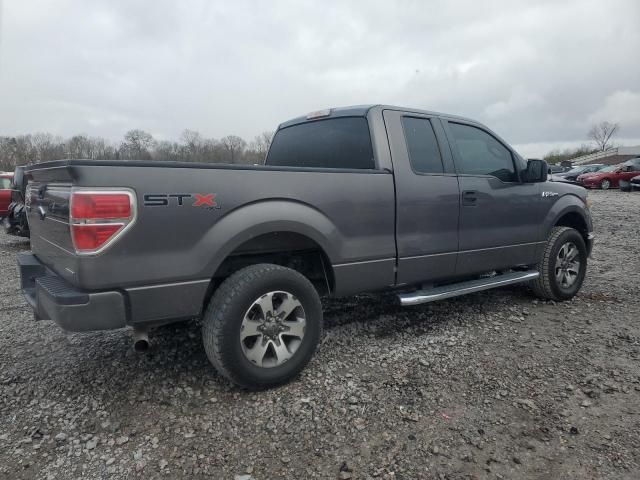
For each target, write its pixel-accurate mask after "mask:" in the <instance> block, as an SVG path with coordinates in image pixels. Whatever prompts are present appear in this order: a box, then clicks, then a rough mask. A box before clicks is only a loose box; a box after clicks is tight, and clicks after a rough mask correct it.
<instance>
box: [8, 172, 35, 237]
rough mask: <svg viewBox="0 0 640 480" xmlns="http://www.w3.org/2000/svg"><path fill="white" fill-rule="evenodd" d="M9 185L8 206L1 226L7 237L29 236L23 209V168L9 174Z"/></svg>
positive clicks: (24, 186) (25, 214) (24, 208)
mask: <svg viewBox="0 0 640 480" xmlns="http://www.w3.org/2000/svg"><path fill="white" fill-rule="evenodd" d="M11 178H12V179H11V181H10V185H9V201H10V202H11V203H9V206H8V207H7V212H6V214H5V215H4V219H3V220H2V226H3V227H4V230H5V232H6V233H8V234H9V235H17V236H19V237H28V236H29V223H28V222H27V211H26V207H25V201H24V200H25V189H26V186H27V184H26V180H25V176H24V167H16V170H15V172H14V173H12V174H11Z"/></svg>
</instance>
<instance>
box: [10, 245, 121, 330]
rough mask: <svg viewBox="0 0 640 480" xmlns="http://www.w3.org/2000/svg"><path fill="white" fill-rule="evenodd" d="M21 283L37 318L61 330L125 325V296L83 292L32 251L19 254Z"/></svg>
mask: <svg viewBox="0 0 640 480" xmlns="http://www.w3.org/2000/svg"><path fill="white" fill-rule="evenodd" d="M18 266H19V268H20V283H21V287H22V293H23V294H24V296H25V299H26V300H27V302H28V303H29V305H31V308H33V311H34V315H35V318H36V319H38V320H53V321H54V322H55V323H57V324H58V325H59V326H60V327H62V328H63V329H64V330H68V331H71V332H86V331H90V330H111V329H114V328H121V327H124V326H126V324H127V315H126V309H125V298H124V295H123V294H122V293H120V292H118V291H106V292H86V291H84V290H80V289H78V288H76V287H74V286H73V285H70V284H69V283H68V282H66V281H65V280H64V279H63V278H62V277H60V276H59V275H57V274H55V273H54V272H52V271H51V270H49V269H48V268H47V267H46V266H45V265H43V264H42V263H41V262H40V260H38V258H37V257H36V256H35V255H33V254H32V253H21V254H19V255H18Z"/></svg>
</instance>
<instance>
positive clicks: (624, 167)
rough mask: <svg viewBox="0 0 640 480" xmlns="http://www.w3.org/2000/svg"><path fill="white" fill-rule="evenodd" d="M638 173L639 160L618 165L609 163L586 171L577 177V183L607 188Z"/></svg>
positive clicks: (617, 184)
mask: <svg viewBox="0 0 640 480" xmlns="http://www.w3.org/2000/svg"><path fill="white" fill-rule="evenodd" d="M639 174H640V162H638V161H636V159H633V160H629V161H627V162H625V163H621V164H620V165H611V166H610V167H605V168H603V169H602V170H599V171H597V172H593V173H586V174H584V175H580V176H579V177H578V178H577V181H578V183H580V184H581V185H582V186H583V187H586V188H601V189H602V190H608V189H610V188H618V187H619V186H620V180H624V181H627V182H628V181H629V180H631V179H632V178H633V177H637V176H638V175H639Z"/></svg>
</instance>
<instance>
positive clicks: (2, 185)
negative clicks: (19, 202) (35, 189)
mask: <svg viewBox="0 0 640 480" xmlns="http://www.w3.org/2000/svg"><path fill="white" fill-rule="evenodd" d="M9 188H11V179H9V178H5V177H2V178H0V190H8V189H9Z"/></svg>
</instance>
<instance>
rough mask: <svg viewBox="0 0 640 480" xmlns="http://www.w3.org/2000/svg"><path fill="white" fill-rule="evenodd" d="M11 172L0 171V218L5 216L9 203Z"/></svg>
mask: <svg viewBox="0 0 640 480" xmlns="http://www.w3.org/2000/svg"><path fill="white" fill-rule="evenodd" d="M12 180H13V173H4V172H0V218H3V217H6V216H7V213H8V212H9V204H10V203H11V181H12Z"/></svg>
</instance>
